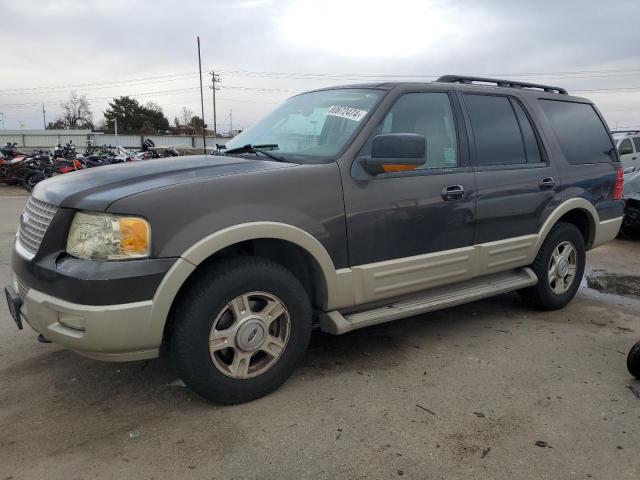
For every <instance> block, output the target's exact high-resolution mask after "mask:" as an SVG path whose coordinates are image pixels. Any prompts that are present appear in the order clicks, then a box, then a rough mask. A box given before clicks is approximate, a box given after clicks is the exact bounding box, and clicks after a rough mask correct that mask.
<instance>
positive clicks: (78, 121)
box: [56, 92, 93, 130]
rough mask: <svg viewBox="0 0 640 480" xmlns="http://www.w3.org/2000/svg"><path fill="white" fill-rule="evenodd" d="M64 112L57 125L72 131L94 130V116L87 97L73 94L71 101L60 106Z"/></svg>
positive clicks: (70, 96) (70, 97)
mask: <svg viewBox="0 0 640 480" xmlns="http://www.w3.org/2000/svg"><path fill="white" fill-rule="evenodd" d="M60 106H61V107H62V109H63V110H64V112H63V113H62V115H61V116H60V117H59V118H58V120H57V121H56V124H58V125H62V126H63V127H64V128H68V129H71V130H77V129H84V128H89V129H91V128H93V114H92V113H91V109H90V105H89V101H88V100H87V96H86V95H78V94H77V93H76V92H71V94H70V95H69V100H68V101H67V102H65V103H63V104H62V105H60Z"/></svg>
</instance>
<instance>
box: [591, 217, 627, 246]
mask: <svg viewBox="0 0 640 480" xmlns="http://www.w3.org/2000/svg"><path fill="white" fill-rule="evenodd" d="M622 219H623V217H616V218H612V219H610V220H604V221H602V222H599V223H598V226H597V227H596V235H595V238H594V239H593V246H592V248H595V247H597V246H599V245H602V244H603V243H606V242H609V241H611V240H613V239H614V238H616V236H617V235H618V232H619V231H620V227H621V226H622Z"/></svg>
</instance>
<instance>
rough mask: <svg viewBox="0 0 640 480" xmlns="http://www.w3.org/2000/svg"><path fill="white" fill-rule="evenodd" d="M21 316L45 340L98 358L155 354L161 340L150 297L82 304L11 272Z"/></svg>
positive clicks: (128, 357)
mask: <svg viewBox="0 0 640 480" xmlns="http://www.w3.org/2000/svg"><path fill="white" fill-rule="evenodd" d="M13 283H14V289H15V290H16V291H17V292H19V294H20V297H21V298H22V307H21V309H20V312H21V315H22V318H23V320H24V321H25V322H26V323H27V324H28V325H29V326H30V327H31V328H33V329H34V330H35V331H36V332H38V333H41V334H42V335H43V336H44V337H45V338H46V339H47V340H51V341H52V342H55V343H58V344H60V345H62V346H65V347H67V348H69V349H71V350H74V351H76V352H78V353H80V354H82V355H85V356H87V357H90V358H95V359H97V360H108V361H130V360H143V359H148V358H155V357H157V356H158V355H159V349H160V340H159V338H158V336H157V334H156V333H154V331H153V328H152V325H151V323H152V322H151V317H152V309H153V301H152V300H147V301H140V302H133V303H125V304H117V305H82V304H77V303H71V302H68V301H65V300H61V299H59V298H56V297H52V296H51V295H47V294H46V293H43V292H40V291H38V290H35V289H34V288H29V287H28V286H27V285H25V284H23V283H22V282H21V281H19V280H18V278H17V277H16V276H15V275H14V282H13Z"/></svg>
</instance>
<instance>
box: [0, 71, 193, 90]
mask: <svg viewBox="0 0 640 480" xmlns="http://www.w3.org/2000/svg"><path fill="white" fill-rule="evenodd" d="M197 74H198V72H183V73H174V74H170V75H158V76H155V77H140V78H130V79H128V80H111V81H104V82H92V83H76V84H72V85H56V86H50V85H47V86H41V87H16V88H3V89H0V94H8V92H16V91H25V92H35V93H40V92H36V91H37V90H54V89H55V90H57V89H74V88H82V87H93V86H99V85H118V84H127V83H135V82H143V81H147V80H157V79H170V78H174V77H182V78H188V77H190V76H196V75H197ZM182 78H177V80H181V79H182ZM167 81H172V80H167Z"/></svg>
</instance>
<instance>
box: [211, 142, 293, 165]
mask: <svg viewBox="0 0 640 480" xmlns="http://www.w3.org/2000/svg"><path fill="white" fill-rule="evenodd" d="M219 148H220V149H224V153H226V154H233V153H261V154H262V155H266V156H267V157H269V158H272V159H274V160H276V161H278V162H286V160H285V159H284V157H277V156H276V155H273V154H272V153H269V152H267V151H265V150H262V149H263V148H274V149H275V148H278V144H277V143H264V144H261V145H251V144H250V143H248V144H246V145H244V146H242V147H236V148H232V149H230V150H227V149H226V148H227V147H225V146H224V145H220V147H219Z"/></svg>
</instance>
